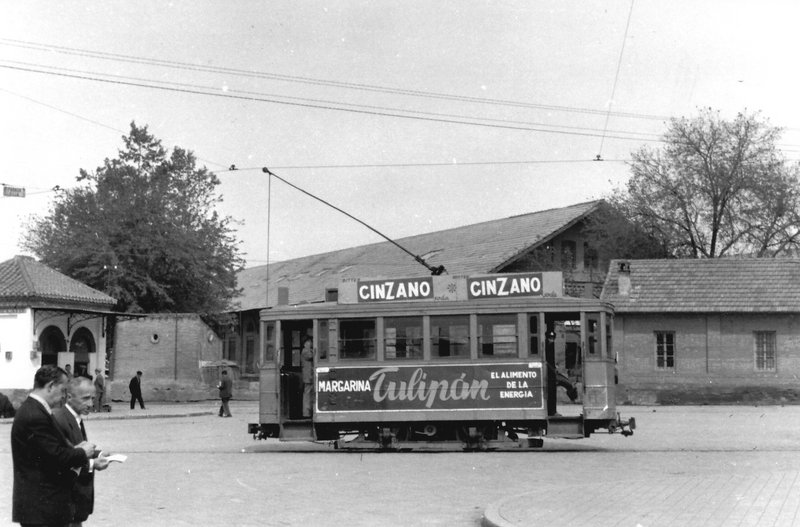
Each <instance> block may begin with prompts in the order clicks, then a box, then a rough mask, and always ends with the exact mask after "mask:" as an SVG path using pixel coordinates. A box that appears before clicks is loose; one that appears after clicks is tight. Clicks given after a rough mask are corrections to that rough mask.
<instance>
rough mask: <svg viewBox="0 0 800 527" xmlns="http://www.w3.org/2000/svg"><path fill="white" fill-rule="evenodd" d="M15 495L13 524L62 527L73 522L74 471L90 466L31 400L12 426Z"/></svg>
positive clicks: (79, 450)
mask: <svg viewBox="0 0 800 527" xmlns="http://www.w3.org/2000/svg"><path fill="white" fill-rule="evenodd" d="M11 458H12V459H13V461H14V491H13V498H12V508H11V520H12V521H14V522H18V523H33V524H61V523H68V522H70V521H72V518H73V509H74V507H73V505H72V483H73V481H74V480H75V472H74V471H72V470H71V467H80V466H84V465H86V464H87V463H88V459H87V458H86V453H85V452H84V451H83V450H81V449H80V448H74V446H73V445H71V444H70V443H69V441H67V438H65V437H64V435H63V434H62V433H61V431H60V430H59V429H58V426H57V425H56V421H55V419H53V416H52V415H50V414H49V413H48V412H47V410H46V409H45V408H44V406H42V404H41V403H40V402H39V401H37V400H36V399H33V398H31V397H28V398H27V399H25V401H24V402H23V403H22V404H21V405H20V407H19V409H18V410H17V415H16V416H15V417H14V424H13V425H12V426H11Z"/></svg>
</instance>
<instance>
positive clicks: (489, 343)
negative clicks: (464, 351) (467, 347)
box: [478, 314, 519, 357]
mask: <svg viewBox="0 0 800 527" xmlns="http://www.w3.org/2000/svg"><path fill="white" fill-rule="evenodd" d="M478 353H479V354H480V356H481V357H516V356H517V355H518V354H519V353H518V348H517V316H516V315H513V314H512V315H478Z"/></svg>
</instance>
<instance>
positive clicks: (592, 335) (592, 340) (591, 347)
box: [588, 319, 597, 355]
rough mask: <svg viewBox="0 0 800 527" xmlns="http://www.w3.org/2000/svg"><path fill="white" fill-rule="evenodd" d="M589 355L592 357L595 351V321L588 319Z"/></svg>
mask: <svg viewBox="0 0 800 527" xmlns="http://www.w3.org/2000/svg"><path fill="white" fill-rule="evenodd" d="M588 338H589V354H590V355H594V352H595V350H596V349H597V321H596V320H591V319H589V337H588Z"/></svg>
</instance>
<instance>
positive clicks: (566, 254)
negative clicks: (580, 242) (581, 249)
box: [561, 240, 577, 269]
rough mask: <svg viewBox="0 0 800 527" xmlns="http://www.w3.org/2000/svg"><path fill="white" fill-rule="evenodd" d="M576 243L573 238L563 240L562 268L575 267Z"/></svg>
mask: <svg viewBox="0 0 800 527" xmlns="http://www.w3.org/2000/svg"><path fill="white" fill-rule="evenodd" d="M576 254H577V253H576V244H575V242H574V241H572V240H562V241H561V268H562V269H575V267H576V266H577V265H576V264H577V262H576Z"/></svg>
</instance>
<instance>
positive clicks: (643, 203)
mask: <svg viewBox="0 0 800 527" xmlns="http://www.w3.org/2000/svg"><path fill="white" fill-rule="evenodd" d="M780 133H781V130H780V129H779V128H777V127H773V126H771V125H770V124H769V123H768V121H767V120H766V119H762V118H761V117H760V116H759V114H758V113H756V114H746V113H740V114H738V115H737V116H736V118H735V119H733V120H729V121H726V120H724V119H722V118H721V117H720V115H719V112H717V111H714V110H711V109H704V110H702V111H701V112H700V114H699V116H697V117H694V118H685V117H682V118H679V119H672V120H671V121H670V122H669V125H668V129H667V132H666V133H665V135H664V138H663V140H664V146H663V147H661V148H657V149H653V148H650V147H646V146H645V147H642V148H641V149H639V150H638V151H636V152H634V153H633V154H632V161H631V170H632V177H631V179H630V181H629V182H628V185H627V193H626V194H622V195H620V196H617V199H616V200H615V201H616V202H617V205H618V208H619V209H620V210H625V211H626V213H627V215H629V218H630V219H631V220H632V221H634V222H635V223H637V224H638V225H640V226H642V228H644V229H645V231H647V232H649V233H651V235H652V236H654V237H655V238H657V239H659V240H665V241H666V243H667V244H668V246H669V252H670V254H672V255H673V256H677V257H694V258H715V257H719V256H726V255H735V254H740V255H741V254H748V255H754V256H777V255H780V254H786V253H791V252H792V251H794V250H796V249H797V248H798V246H799V245H800V232H799V231H798V226H800V191H799V189H800V186H799V185H798V166H797V164H794V165H791V164H789V163H788V162H787V161H786V159H785V158H784V157H783V155H782V154H781V152H780V151H779V150H778V149H777V147H776V141H777V140H778V138H779V137H780Z"/></svg>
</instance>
